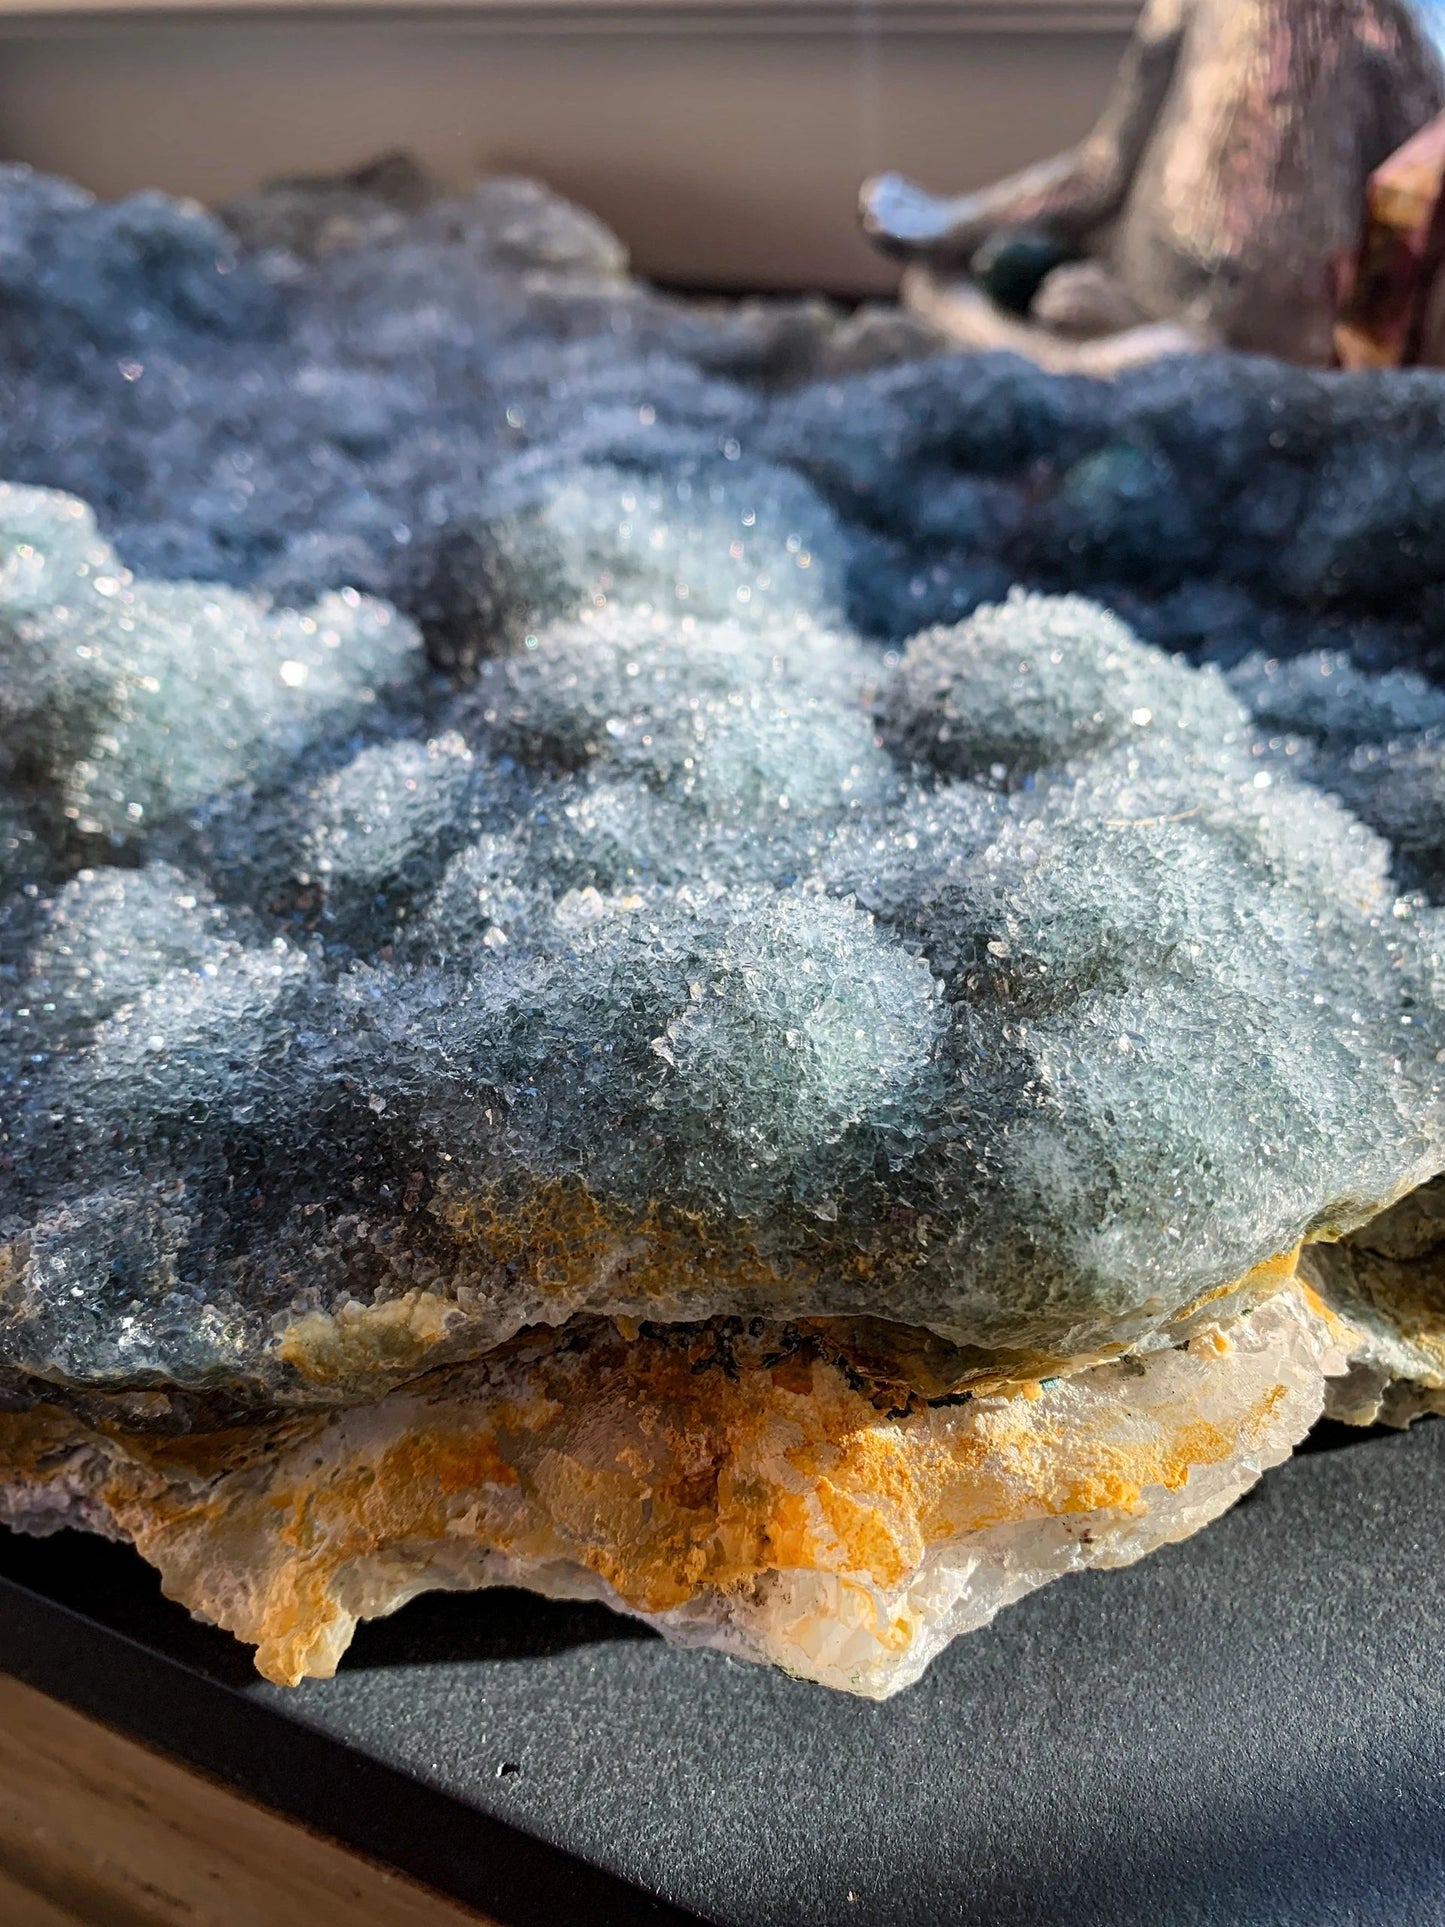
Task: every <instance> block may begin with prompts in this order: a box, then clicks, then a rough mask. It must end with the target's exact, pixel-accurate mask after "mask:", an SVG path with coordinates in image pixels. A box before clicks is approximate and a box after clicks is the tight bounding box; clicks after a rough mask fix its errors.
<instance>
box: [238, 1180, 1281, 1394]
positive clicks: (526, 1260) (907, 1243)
mask: <svg viewBox="0 0 1445 1927" xmlns="http://www.w3.org/2000/svg"><path fill="white" fill-rule="evenodd" d="M431 1233H432V1239H431V1244H430V1246H429V1256H430V1258H431V1259H432V1260H433V1262H434V1263H435V1264H436V1266H437V1269H438V1277H437V1278H436V1280H435V1281H434V1282H432V1283H431V1284H429V1285H427V1286H424V1287H413V1288H411V1289H409V1290H405V1291H400V1292H396V1293H395V1294H394V1295H391V1296H384V1297H381V1298H378V1299H377V1300H376V1302H374V1303H364V1302H359V1301H358V1302H353V1303H349V1304H342V1305H341V1306H340V1307H338V1308H337V1309H334V1310H330V1311H319V1310H318V1311H308V1312H304V1313H301V1314H300V1315H298V1316H295V1317H293V1318H291V1319H290V1320H289V1322H287V1323H286V1324H285V1325H284V1326H283V1327H282V1329H281V1330H280V1332H279V1334H278V1338H277V1343H276V1353H277V1356H278V1358H279V1359H280V1360H281V1361H282V1362H283V1363H284V1364H285V1365H286V1366H288V1367H289V1368H290V1369H291V1371H292V1372H293V1373H294V1374H295V1379H296V1383H297V1385H298V1387H299V1388H300V1389H301V1390H302V1391H303V1392H304V1393H305V1394H306V1395H308V1396H310V1395H314V1394H315V1393H317V1392H328V1393H334V1394H338V1395H340V1396H341V1397H349V1396H355V1397H364V1398H374V1397H376V1396H377V1395H378V1391H377V1387H378V1383H387V1382H397V1381H399V1380H400V1379H402V1378H405V1377H415V1376H416V1375H418V1374H419V1373H421V1372H424V1371H427V1370H429V1369H432V1368H433V1367H435V1366H439V1365H442V1364H447V1363H452V1362H457V1361H460V1360H463V1359H468V1358H476V1357H478V1356H480V1355H482V1354H484V1353H486V1352H489V1351H491V1350H492V1349H493V1348H495V1347H496V1346H498V1345H501V1344H504V1343H506V1342H507V1341H508V1340H509V1339H510V1338H512V1337H513V1336H514V1335H515V1333H516V1332H517V1331H519V1330H521V1329H524V1328H525V1327H527V1326H530V1325H553V1326H561V1325H563V1324H565V1323H566V1322H567V1321H568V1320H569V1319H571V1318H574V1317H577V1316H579V1315H583V1314H588V1313H592V1314H598V1315H603V1316H609V1317H612V1318H614V1319H618V1318H620V1319H621V1320H622V1321H623V1322H624V1324H627V1323H640V1322H643V1321H648V1320H657V1321H660V1322H663V1323H668V1324H675V1323H685V1322H698V1321H701V1320H703V1319H706V1318H708V1317H711V1316H713V1315H716V1314H722V1313H727V1314H734V1315H740V1316H743V1317H749V1316H753V1315H757V1316H762V1317H765V1318H768V1319H770V1320H780V1319H792V1320H803V1321H810V1320H811V1317H812V1314H813V1313H815V1312H820V1313H821V1314H822V1320H823V1322H826V1323H828V1324H834V1325H839V1324H843V1323H845V1322H846V1323H847V1324H848V1325H849V1326H850V1327H851V1328H852V1329H853V1331H854V1333H855V1334H856V1335H857V1337H858V1340H859V1342H860V1344H863V1345H864V1346H865V1348H866V1332H867V1330H868V1329H870V1328H874V1327H876V1328H877V1329H878V1330H880V1331H881V1332H882V1333H883V1334H884V1335H885V1342H886V1344H887V1345H888V1346H890V1347H891V1346H894V1345H896V1343H897V1335H898V1333H899V1332H900V1330H902V1329H905V1328H904V1327H902V1326H900V1324H899V1323H898V1322H896V1320H897V1318H898V1317H899V1314H898V1313H897V1312H896V1311H895V1312H894V1314H893V1317H892V1319H885V1320H882V1321H876V1320H874V1319H871V1318H868V1317H866V1316H862V1315H856V1314H854V1313H853V1312H851V1311H849V1310H845V1309H843V1308H844V1307H849V1306H856V1305H862V1304H872V1303H879V1302H882V1303H885V1304H887V1303H892V1302H893V1301H894V1300H896V1299H899V1298H902V1299H903V1300H905V1301H906V1300H907V1299H908V1298H910V1297H916V1296H918V1295H919V1292H917V1291H912V1292H911V1291H910V1290H909V1289H908V1288H907V1287H908V1282H909V1274H910V1273H911V1272H915V1271H921V1267H922V1264H923V1259H924V1256H925V1246H926V1241H927V1240H926V1232H925V1231H924V1230H923V1229H919V1228H915V1229H914V1230H913V1231H912V1232H911V1233H910V1234H909V1235H908V1236H906V1237H905V1236H903V1235H896V1236H894V1237H893V1238H892V1239H891V1241H889V1242H884V1243H881V1244H880V1245H879V1246H878V1247H877V1248H876V1249H868V1250H863V1249H860V1248H859V1247H858V1246H856V1245H854V1244H851V1243H849V1242H848V1241H847V1240H846V1239H842V1238H839V1237H838V1236H837V1235H836V1233H835V1232H833V1231H831V1230H830V1228H829V1227H828V1226H826V1225H824V1224H822V1223H821V1222H820V1223H819V1224H818V1225H816V1226H813V1227H811V1228H810V1229H809V1231H808V1233H807V1242H806V1243H805V1244H804V1246H803V1247H802V1248H801V1249H795V1250H792V1251H790V1254H789V1257H788V1260H787V1262H786V1264H779V1263H778V1262H776V1261H775V1260H774V1259H773V1258H772V1257H770V1256H769V1255H768V1254H767V1253H766V1252H765V1251H764V1250H762V1249H761V1248H759V1246H758V1244H757V1243H755V1242H753V1241H752V1240H750V1239H749V1238H748V1237H747V1236H745V1235H742V1234H740V1232H739V1231H738V1229H737V1228H736V1227H728V1226H724V1225H722V1224H720V1223H716V1222H713V1221H710V1220H709V1219H708V1218H706V1217H705V1216H703V1215H701V1214H699V1213H688V1212H682V1211H678V1210H675V1209H670V1208H668V1207H666V1206H663V1205H661V1204H657V1203H654V1204H652V1205H650V1206H649V1207H648V1208H647V1209H646V1210H645V1211H633V1210H630V1209H628V1208H627V1207H625V1206H621V1205H617V1204H613V1203H607V1202H604V1201H602V1200H600V1199H598V1198H596V1197H594V1196H593V1195H592V1193H591V1192H589V1191H588V1190H587V1188H586V1187H585V1186H584V1185H582V1184H579V1183H577V1182H575V1181H571V1180H569V1181H566V1182H561V1181H559V1182H555V1183H548V1184H542V1185H538V1186H536V1187H533V1188H529V1189H528V1190H526V1191H525V1192H523V1193H522V1194H521V1195H519V1196H516V1197H510V1196H509V1197H506V1198H503V1197H502V1196H501V1195H500V1194H493V1193H487V1192H485V1191H478V1192H468V1193H465V1194H458V1195H450V1194H447V1193H446V1192H445V1191H443V1193H442V1195H440V1196H439V1197H438V1199H437V1201H436V1204H435V1206H434V1217H433V1223H432V1226H431ZM410 1256H411V1254H410V1252H409V1253H408V1257H410ZM1298 1257H1299V1252H1298V1248H1296V1249H1294V1250H1291V1251H1287V1252H1283V1253H1280V1254H1278V1255H1277V1256H1275V1257H1272V1258H1269V1259H1267V1260H1266V1261H1265V1262H1264V1263H1263V1264H1260V1265H1257V1266H1255V1267H1254V1269H1253V1270H1251V1271H1249V1272H1247V1273H1246V1274H1245V1275H1244V1276H1242V1277H1240V1278H1235V1279H1232V1280H1229V1281H1228V1282H1225V1283H1222V1284H1220V1285H1218V1286H1216V1287H1215V1288H1214V1289H1213V1290H1211V1291H1207V1292H1204V1293H1203V1294H1201V1295H1200V1296H1199V1297H1197V1298H1195V1299H1193V1300H1192V1301H1191V1302H1188V1303H1186V1304H1183V1305H1182V1306H1181V1305H1177V1304H1175V1303H1171V1302H1169V1301H1167V1300H1165V1299H1162V1298H1157V1299H1151V1300H1149V1301H1148V1302H1146V1303H1144V1304H1141V1305H1138V1306H1136V1307H1134V1308H1133V1309H1132V1310H1130V1311H1128V1312H1118V1311H1114V1312H1099V1313H1096V1314H1094V1315H1092V1316H1087V1315H1086V1316H1082V1317H1081V1316H1080V1314H1079V1312H1078V1310H1077V1308H1075V1310H1073V1311H1072V1312H1068V1313H1065V1312H1061V1311H1060V1310H1058V1309H1057V1308H1055V1309H1052V1310H1050V1311H1049V1312H1047V1313H1040V1314H1037V1315H1036V1316H1035V1318H1034V1319H1033V1321H1032V1325H1033V1329H1032V1330H1030V1329H1029V1325H1030V1321H1029V1320H1027V1319H1025V1318H1022V1317H1021V1318H1020V1330H1021V1339H1020V1342H1019V1343H1018V1344H1016V1345H1012V1344H1003V1343H1000V1342H998V1341H997V1339H994V1340H993V1341H991V1342H989V1343H987V1344H982V1343H969V1342H964V1341H963V1340H962V1339H961V1338H958V1337H955V1338H952V1339H950V1338H944V1337H941V1336H939V1335H937V1334H936V1333H933V1332H931V1331H930V1330H928V1329H927V1328H926V1327H924V1326H923V1325H921V1324H920V1325H918V1326H916V1327H912V1328H908V1329H911V1330H912V1332H913V1338H912V1340H911V1344H912V1349H913V1352H914V1358H913V1360H912V1363H913V1365H914V1367H915V1368H916V1370H918V1371H922V1372H924V1373H925V1374H931V1375H932V1377H933V1378H934V1380H935V1381H936V1389H937V1390H938V1391H939V1392H944V1391H955V1390H1006V1389H1008V1388H1009V1387H1011V1386H1013V1385H1016V1384H1018V1383H1019V1382H1021V1381H1024V1380H1027V1379H1029V1378H1031V1377H1035V1378H1036V1377H1047V1376H1049V1375H1050V1374H1053V1373H1062V1372H1072V1371H1075V1370H1078V1369H1079V1368H1080V1367H1081V1366H1084V1365H1091V1364H1095V1363H1101V1362H1103V1361H1105V1360H1107V1359H1110V1358H1117V1357H1118V1356H1120V1355H1121V1354H1122V1353H1124V1352H1126V1351H1128V1350H1130V1349H1131V1348H1132V1347H1134V1346H1136V1345H1138V1344H1139V1343H1141V1342H1144V1343H1148V1342H1149V1341H1150V1339H1151V1336H1153V1335H1154V1334H1158V1335H1159V1337H1160V1342H1172V1340H1174V1339H1175V1338H1177V1337H1179V1336H1182V1335H1187V1333H1188V1331H1189V1330H1190V1329H1192V1327H1193V1326H1194V1325H1195V1324H1196V1323H1197V1322H1198V1321H1199V1319H1200V1318H1201V1317H1218V1316H1221V1315H1223V1314H1224V1313H1225V1312H1226V1311H1228V1310H1242V1309H1244V1308H1246V1307H1247V1306H1248V1305H1249V1304H1251V1303H1254V1302H1257V1301H1258V1300H1259V1299H1261V1298H1263V1297H1265V1296H1267V1295H1268V1294H1269V1293H1270V1292H1272V1291H1274V1290H1276V1289H1277V1288H1278V1286H1279V1285H1280V1284H1282V1283H1283V1282H1284V1281H1285V1280H1286V1279H1288V1278H1289V1277H1291V1276H1292V1275H1293V1273H1294V1270H1295V1266H1296V1263H1297V1260H1298ZM925 1349H926V1350H927V1352H928V1353H929V1357H928V1358H927V1360H925V1359H924V1357H923V1352H924V1350H925Z"/></svg>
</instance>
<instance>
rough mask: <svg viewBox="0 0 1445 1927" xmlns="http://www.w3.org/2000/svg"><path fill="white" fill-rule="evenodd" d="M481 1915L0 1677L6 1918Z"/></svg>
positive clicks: (50, 1924)
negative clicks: (415, 1884)
mask: <svg viewBox="0 0 1445 1927" xmlns="http://www.w3.org/2000/svg"><path fill="white" fill-rule="evenodd" d="M481 1919H482V1916H481V1915H479V1914H474V1913H471V1912H469V1911H468V1910H467V1909H465V1908H463V1907H458V1906H456V1905H455V1904H454V1903H453V1902H451V1901H447V1900H443V1899H441V1898H440V1896H438V1895H436V1894H432V1893H429V1892H428V1891H426V1890H425V1889H424V1888H421V1887H417V1886H414V1885H413V1884H412V1883H411V1882H410V1881H408V1880H405V1879H403V1878H402V1877H401V1876H399V1875H397V1874H394V1873H389V1872H387V1871H386V1870H385V1869H383V1868H381V1867H378V1866H375V1865H373V1864H372V1863H371V1862H370V1861H366V1860H362V1859H359V1858H358V1857H357V1856H356V1855H355V1854H352V1853H348V1852H347V1851H346V1850H345V1848H343V1847H339V1846H337V1845H336V1844H335V1843H334V1842H333V1841H330V1840H324V1839H321V1838H320V1837H319V1836H317V1835H315V1834H312V1833H308V1832H307V1831H306V1829H305V1828H304V1827H299V1826H297V1825H295V1824H294V1822H292V1821H289V1820H283V1819H281V1818H280V1817H279V1816H278V1815H276V1814H274V1813H270V1812H268V1811H266V1810H265V1809H264V1808H261V1807H257V1806H253V1805H252V1804H251V1803H250V1802H249V1801H247V1800H245V1799H243V1798H242V1797H241V1796H240V1795H239V1794H236V1793H234V1792H232V1791H231V1790H230V1789H229V1788H227V1787H224V1786H221V1785H220V1784H218V1783H217V1782H216V1781H213V1780H209V1779H206V1778H204V1777H203V1776H202V1775H200V1774H198V1773H192V1772H190V1771H189V1770H188V1769H187V1768H185V1767H182V1766H179V1765H177V1764H176V1762H175V1761H173V1760H169V1759H165V1758H163V1757H162V1756H161V1755H160V1754H158V1753H152V1752H151V1751H150V1750H149V1749H148V1748H146V1747H143V1746H138V1745H137V1744H136V1743H135V1741H133V1740H129V1739H124V1738H122V1737H121V1735H120V1734H118V1733H113V1732H112V1731H111V1730H110V1729H109V1728H108V1727H104V1726H100V1725H98V1724H97V1723H96V1722H95V1721H94V1720H89V1719H86V1718H84V1717H83V1716H82V1715H81V1714H79V1713H75V1712H72V1711H71V1709H70V1708H69V1707H66V1706H61V1705H60V1704H58V1702H56V1701H55V1700H52V1699H47V1698H46V1697H45V1695H44V1694H42V1693H37V1692H36V1691H34V1689H33V1688H31V1687H29V1686H22V1685H21V1684H20V1682H19V1681H18V1680H14V1679H11V1678H9V1677H8V1676H6V1675H4V1674H0V1923H3V1927H77V1923H84V1924H85V1927H331V1923H333V1922H337V1923H342V1922H344V1923H345V1927H467V1923H470V1927H477V1923H478V1922H480V1921H481ZM492 1927H495V1923H493V1924H492Z"/></svg>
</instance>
